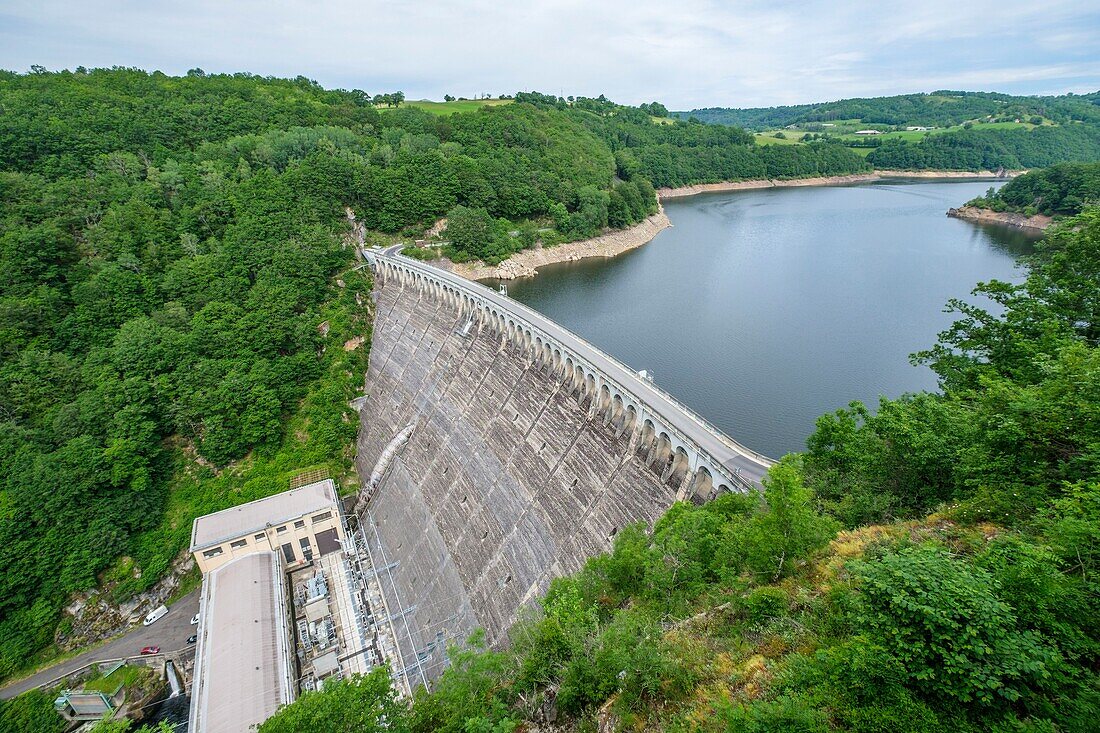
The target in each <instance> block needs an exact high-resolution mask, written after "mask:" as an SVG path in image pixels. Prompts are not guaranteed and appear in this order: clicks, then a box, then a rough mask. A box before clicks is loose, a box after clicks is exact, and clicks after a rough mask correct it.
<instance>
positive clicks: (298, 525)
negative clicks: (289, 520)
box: [294, 519, 306, 529]
mask: <svg viewBox="0 0 1100 733" xmlns="http://www.w3.org/2000/svg"><path fill="white" fill-rule="evenodd" d="M305 527H306V523H305V520H302V519H299V520H298V521H297V522H295V523H294V529H305Z"/></svg>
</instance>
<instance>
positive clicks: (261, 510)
mask: <svg viewBox="0 0 1100 733" xmlns="http://www.w3.org/2000/svg"><path fill="white" fill-rule="evenodd" d="M337 501H338V499H337V497H336V484H334V483H333V481H332V479H325V480H324V481H318V482H317V483H313V484H307V485H305V486H302V487H300V488H297V489H291V490H290V491H284V492H283V493H281V494H274V495H273V496H268V497H266V498H264V499H257V500H256V501H250V502H248V503H247V504H241V505H240V506H235V507H230V508H229V509H223V510H222V511H220V512H214V513H213V514H207V515H206V516H204V517H199V518H198V519H196V520H195V523H194V525H192V527H191V552H194V551H196V550H201V549H202V548H204V547H209V546H210V545H217V544H220V543H222V542H225V541H226V540H231V539H236V538H237V537H240V536H242V535H246V534H249V533H250V532H254V531H257V530H261V529H264V528H265V527H267V526H268V525H271V524H282V523H283V522H287V521H290V520H292V519H297V518H298V517H301V516H304V515H306V514H309V513H310V512H314V511H319V510H321V509H328V508H330V507H332V506H334V505H336V504H337Z"/></svg>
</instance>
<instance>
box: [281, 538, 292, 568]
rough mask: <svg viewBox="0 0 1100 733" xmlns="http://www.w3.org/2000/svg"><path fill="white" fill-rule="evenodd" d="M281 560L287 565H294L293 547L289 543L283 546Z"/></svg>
mask: <svg viewBox="0 0 1100 733" xmlns="http://www.w3.org/2000/svg"><path fill="white" fill-rule="evenodd" d="M283 559H284V560H286V564H287V565H293V564H294V545H292V544H290V543H289V542H287V543H286V544H285V545H283Z"/></svg>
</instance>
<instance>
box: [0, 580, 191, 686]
mask: <svg viewBox="0 0 1100 733" xmlns="http://www.w3.org/2000/svg"><path fill="white" fill-rule="evenodd" d="M198 612H199V591H198V590H197V589H196V590H193V591H191V592H190V593H188V594H187V595H185V596H184V597H183V598H181V599H179V600H178V601H176V602H175V603H173V604H172V605H171V606H170V607H169V608H168V615H167V616H165V617H164V618H162V619H160V620H159V621H157V622H156V623H154V624H152V625H150V626H138V627H137V628H135V629H133V630H132V631H130V632H128V633H126V634H123V635H122V636H120V637H118V638H117V639H112V640H111V641H109V642H107V643H106V644H104V645H103V646H100V647H96V648H95V649H93V650H91V651H89V652H85V653H83V654H80V655H77V656H75V657H73V658H72V659H67V660H65V661H64V662H61V663H59V664H55V665H54V666H52V667H49V668H48V669H44V670H42V671H41V672H38V673H37V674H33V675H31V676H30V677H27V678H25V679H22V680H19V681H18V682H13V683H11V684H9V685H7V686H6V687H3V688H0V700H6V699H8V698H10V697H15V696H16V695H18V694H20V693H23V692H26V691H27V690H30V689H31V688H33V687H37V686H38V685H41V684H43V683H44V682H49V681H50V680H52V679H54V678H56V677H60V676H61V675H63V674H65V673H66V672H72V671H73V670H76V669H79V668H80V667H83V666H84V665H85V664H88V663H89V662H95V661H97V660H100V659H117V658H119V657H129V656H133V655H135V654H137V653H138V652H140V651H141V648H142V647H145V646H159V647H160V648H161V651H165V652H170V651H176V650H177V649H182V648H184V647H185V646H186V645H187V637H189V636H191V635H192V634H194V633H195V632H196V629H197V628H198V627H197V626H192V625H191V617H192V616H194V615H195V614H196V613H198Z"/></svg>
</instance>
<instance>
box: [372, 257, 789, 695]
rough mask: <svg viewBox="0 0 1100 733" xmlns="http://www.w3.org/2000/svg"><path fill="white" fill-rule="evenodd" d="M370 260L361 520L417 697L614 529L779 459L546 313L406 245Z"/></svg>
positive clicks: (747, 478)
mask: <svg viewBox="0 0 1100 733" xmlns="http://www.w3.org/2000/svg"><path fill="white" fill-rule="evenodd" d="M363 255H364V257H365V258H366V259H367V261H368V262H369V263H370V265H371V267H372V269H373V270H374V277H375V286H374V298H375V302H376V308H375V320H374V329H373V336H372V344H371V351H370V365H369V369H368V372H367V375H366V396H365V398H364V400H363V407H362V411H361V424H360V432H359V441H358V455H357V458H356V464H357V468H358V471H359V475H360V477H361V478H362V480H363V492H364V495H363V496H361V497H360V504H359V506H360V507H362V506H364V505H365V506H366V510H365V512H364V513H363V515H362V521H361V526H362V528H363V534H364V538H365V539H366V542H367V547H368V549H369V550H370V557H371V561H372V564H373V565H374V567H375V572H376V576H377V587H378V588H380V589H381V592H382V595H383V600H384V602H385V603H384V605H385V609H386V615H387V619H385V620H384V621H385V622H386V623H388V624H389V626H390V627H391V629H392V632H393V635H394V637H395V639H396V647H397V649H398V651H399V655H398V656H399V659H398V660H397V661H396V662H395V666H396V667H398V668H397V669H395V673H396V675H397V676H399V677H402V678H403V680H402V681H403V682H404V683H405V684H406V685H407V686H408V687H409V688H411V687H415V686H416V685H417V684H429V683H430V681H431V679H433V678H434V677H435V676H436V675H438V674H439V672H441V671H442V669H443V668H444V667H445V664H446V651H445V648H446V645H447V644H448V643H453V642H454V641H460V640H462V639H463V638H465V636H466V635H468V634H469V633H470V632H471V631H473V630H474V629H476V628H484V629H485V631H486V637H487V640H488V642H489V643H490V644H498V643H500V642H502V641H503V640H504V639H505V636H506V634H507V631H508V629H509V628H510V626H511V625H512V623H513V622H514V621H515V620H516V618H517V615H518V613H519V611H520V609H521V608H522V607H523V606H524V604H526V603H527V602H528V601H530V600H531V599H533V598H536V597H538V595H539V594H541V593H542V592H544V591H545V590H546V588H547V586H548V585H549V581H550V579H551V578H553V577H555V576H558V575H562V574H565V573H569V572H572V571H575V570H577V569H578V568H580V566H581V565H582V564H583V563H584V561H585V559H587V558H588V557H590V556H592V555H594V554H597V553H599V552H602V551H604V550H606V549H607V548H608V547H609V546H610V544H611V542H612V541H613V539H614V537H615V534H616V533H617V532H618V530H619V529H620V528H622V527H624V526H626V525H627V524H630V523H632V522H637V521H644V522H647V523H650V524H652V523H653V522H654V521H655V520H656V519H658V518H659V517H660V516H661V514H663V513H664V511H665V510H666V509H668V507H669V506H670V505H671V504H672V503H673V502H674V501H676V500H693V501H697V502H702V501H707V500H709V499H711V498H713V497H714V496H715V495H717V494H718V493H721V492H726V491H744V490H747V489H748V488H749V487H751V486H753V485H756V484H758V483H759V481H760V479H761V478H762V476H763V475H764V474H765V472H766V471H767V469H768V467H769V466H771V465H772V463H773V461H772V460H771V459H769V458H767V457H765V456H762V455H760V454H759V453H756V452H754V451H752V450H749V449H748V448H745V447H744V446H742V445H740V444H738V443H737V442H736V441H734V440H732V439H731V438H729V437H727V436H725V435H723V434H722V433H721V432H720V431H719V430H717V429H716V428H714V427H713V426H712V425H710V424H709V423H707V422H706V421H705V420H704V419H703V418H701V417H699V416H698V415H696V414H695V413H694V412H692V411H691V410H689V409H688V408H686V407H684V406H683V405H681V404H680V403H679V402H678V401H676V400H675V399H674V398H673V397H671V396H670V395H668V394H667V393H665V392H664V391H662V390H661V389H660V388H658V387H657V386H655V385H654V384H653V383H652V381H650V380H648V379H646V378H644V377H642V376H639V374H638V373H637V372H635V371H634V370H632V369H630V368H629V367H627V366H626V365H624V364H622V363H621V362H619V361H617V360H616V359H614V358H612V357H611V356H608V355H607V354H604V353H603V352H602V351H600V350H599V349H597V348H596V347H594V346H592V345H591V344H589V343H587V342H586V341H584V340H583V339H581V338H580V337H578V336H576V335H575V334H573V333H571V332H570V331H568V330H566V329H565V328H562V327H561V326H559V325H558V324H556V323H554V322H553V321H552V320H550V319H548V318H546V317H545V316H543V315H541V314H539V313H537V312H536V311H534V310H532V309H530V308H527V307H526V306H524V305H522V304H520V303H517V302H516V301H514V300H511V299H509V298H507V297H505V296H503V295H499V294H497V293H495V292H493V291H492V290H490V289H488V288H486V287H484V286H482V285H479V284H477V283H472V282H470V281H468V280H465V279H464V278H461V277H458V276H457V275H454V274H452V273H449V272H446V271H443V270H440V269H438V268H435V267H432V266H429V265H425V264H423V263H421V262H418V261H416V260H412V259H410V258H407V257H403V256H401V255H398V254H396V253H395V248H391V249H389V250H384V251H383V250H364V251H363Z"/></svg>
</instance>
